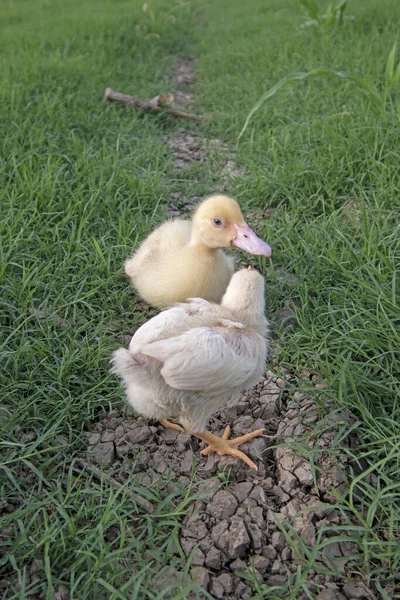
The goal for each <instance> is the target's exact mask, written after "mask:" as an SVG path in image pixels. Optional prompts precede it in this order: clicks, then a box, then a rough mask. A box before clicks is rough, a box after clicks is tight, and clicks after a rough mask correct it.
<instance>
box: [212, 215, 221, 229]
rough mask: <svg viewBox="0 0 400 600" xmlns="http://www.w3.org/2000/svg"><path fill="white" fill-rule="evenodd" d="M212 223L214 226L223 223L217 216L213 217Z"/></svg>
mask: <svg viewBox="0 0 400 600" xmlns="http://www.w3.org/2000/svg"><path fill="white" fill-rule="evenodd" d="M213 223H214V225H215V226H216V227H222V225H223V223H222V221H221V219H218V217H215V219H214V221H213Z"/></svg>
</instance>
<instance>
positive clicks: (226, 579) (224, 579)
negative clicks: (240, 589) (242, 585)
mask: <svg viewBox="0 0 400 600" xmlns="http://www.w3.org/2000/svg"><path fill="white" fill-rule="evenodd" d="M217 581H218V582H219V583H221V584H222V587H223V588H224V591H225V594H231V593H232V590H233V577H232V575H230V574H229V573H222V574H221V575H220V576H219V577H217Z"/></svg>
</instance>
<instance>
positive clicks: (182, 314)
mask: <svg viewBox="0 0 400 600" xmlns="http://www.w3.org/2000/svg"><path fill="white" fill-rule="evenodd" d="M188 318H189V314H188V312H187V311H186V310H184V309H183V308H181V307H180V306H174V307H173V308H170V309H169V310H164V311H163V312H161V313H160V314H158V315H157V316H155V317H153V318H152V319H150V321H147V323H145V324H144V325H142V326H141V327H140V328H139V329H138V330H137V331H136V332H135V334H134V336H133V338H132V339H131V342H130V344H129V351H130V352H131V353H135V352H140V351H141V348H142V346H143V345H144V344H150V343H151V342H154V341H155V340H157V339H158V338H159V337H160V336H161V335H163V334H164V333H165V332H166V331H168V330H172V331H173V330H174V328H175V327H177V326H178V325H182V324H183V323H184V322H185V321H186V320H187V319H188Z"/></svg>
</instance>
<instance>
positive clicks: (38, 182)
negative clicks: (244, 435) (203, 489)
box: [0, 0, 400, 600]
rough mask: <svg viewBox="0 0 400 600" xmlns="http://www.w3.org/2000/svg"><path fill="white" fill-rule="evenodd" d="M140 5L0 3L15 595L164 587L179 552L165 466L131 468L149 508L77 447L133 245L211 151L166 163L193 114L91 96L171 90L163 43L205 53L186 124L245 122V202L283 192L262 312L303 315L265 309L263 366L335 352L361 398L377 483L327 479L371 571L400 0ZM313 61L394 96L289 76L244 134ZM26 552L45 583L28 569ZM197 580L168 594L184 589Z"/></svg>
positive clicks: (394, 501)
mask: <svg viewBox="0 0 400 600" xmlns="http://www.w3.org/2000/svg"><path fill="white" fill-rule="evenodd" d="M321 4H322V5H323V6H322V8H321V10H322V14H323V13H324V12H326V7H327V3H326V5H325V3H321ZM150 6H151V9H152V13H151V14H149V13H148V12H147V13H146V12H144V11H143V10H142V3H141V2H137V1H136V0H118V1H116V0H115V1H112V0H102V1H101V2H94V1H92V0H87V1H86V2H84V3H81V2H77V1H76V0H72V1H71V2H68V3H62V2H61V0H42V1H41V2H39V1H38V0H34V1H31V2H27V1H26V0H25V1H24V0H20V1H18V2H17V1H15V0H14V1H13V0H10V1H9V2H3V3H2V4H1V5H0V27H1V35H0V52H1V59H0V60H1V73H2V77H1V79H2V85H1V87H0V128H1V133H2V138H4V143H3V148H2V153H1V172H0V177H1V185H0V198H1V204H0V206H1V224H0V228H1V229H0V231H1V238H0V252H1V255H0V273H1V281H2V297H1V322H2V331H1V335H2V338H1V353H2V362H1V380H2V381H1V385H2V398H3V400H2V406H1V412H2V415H3V417H4V418H3V423H2V435H1V440H2V442H1V446H2V457H3V460H4V467H5V468H4V470H3V478H2V481H1V486H2V488H1V492H2V496H3V497H4V499H5V500H6V501H7V502H8V505H10V506H11V505H13V506H14V507H15V511H14V512H12V513H7V512H5V513H4V514H3V515H2V525H1V527H2V528H8V527H11V528H12V533H11V535H10V539H11V542H12V545H11V546H10V545H9V544H8V543H5V542H4V540H3V542H0V543H2V544H3V545H4V558H3V559H2V562H3V567H2V568H3V570H4V571H3V577H4V578H5V579H7V578H9V577H10V578H11V579H12V580H13V581H15V578H14V575H11V573H13V572H14V573H15V572H17V573H18V577H19V580H20V588H19V589H17V588H15V590H14V596H13V597H14V598H24V597H25V596H26V595H27V594H28V593H34V592H35V591H40V590H44V591H45V593H46V597H47V598H49V599H50V598H52V594H53V590H56V589H57V588H58V586H60V585H63V586H65V587H67V588H68V589H70V590H71V598H72V597H76V598H79V599H80V600H82V599H85V598H87V599H91V598H94V597H96V598H99V599H100V598H115V599H117V598H123V599H125V598H156V597H157V598H158V597H160V598H161V595H160V594H161V592H159V591H157V590H156V589H154V586H153V585H152V580H153V578H154V576H155V574H156V573H158V572H159V571H160V569H161V568H162V567H163V566H165V565H167V564H169V563H170V562H171V561H173V562H174V561H175V564H176V566H177V569H178V570H179V571H183V568H184V567H183V566H182V564H183V561H182V560H181V558H180V557H173V555H172V541H173V539H174V538H175V537H176V535H177V532H178V527H179V520H180V514H181V512H182V511H183V510H184V509H185V508H184V505H182V502H183V501H182V495H179V494H178V493H177V494H176V496H173V497H172V496H170V495H169V493H168V487H167V484H168V476H167V475H166V476H165V477H164V478H161V479H160V481H159V482H158V483H157V484H155V485H154V486H153V487H152V488H150V489H149V490H141V491H142V493H143V494H147V496H148V497H149V498H150V499H152V501H153V502H154V503H155V504H156V505H157V508H156V515H155V516H151V517H150V516H146V515H143V514H142V512H141V510H140V509H139V508H137V507H135V506H134V505H133V504H132V502H131V500H130V499H128V498H126V497H125V496H124V495H123V494H121V493H120V492H117V491H116V490H112V489H109V488H108V487H107V485H106V484H100V483H99V482H97V481H96V480H93V481H91V480H90V479H88V478H87V475H85V474H83V473H82V472H81V471H79V470H76V469H77V467H76V465H75V466H74V456H75V454H76V453H77V452H79V451H82V450H83V449H84V437H83V430H84V428H85V427H86V426H87V424H88V423H90V422H91V421H92V420H94V419H95V418H96V416H97V415H98V414H99V413H101V412H102V411H103V410H107V409H108V408H109V407H110V406H112V407H118V406H121V405H122V402H123V395H122V392H121V390H120V388H119V386H118V383H117V382H116V381H115V379H114V378H112V377H111V376H109V374H108V358H109V355H110V353H111V351H112V350H113V349H114V348H115V347H116V346H117V345H118V344H120V343H121V342H122V340H123V335H124V334H125V333H126V332H127V331H129V330H131V329H132V327H133V325H134V322H135V321H134V319H135V317H134V310H135V305H134V301H133V295H132V293H131V291H130V289H129V286H128V284H127V282H126V280H125V277H124V276H123V273H122V269H121V263H122V261H123V259H124V258H125V257H126V255H127V254H128V253H129V252H130V251H131V249H132V248H133V247H134V245H135V244H136V243H137V241H138V240H139V239H141V238H142V237H143V236H144V235H145V234H146V233H147V232H148V231H150V230H151V228H152V227H154V224H155V223H156V222H159V220H160V219H161V218H163V215H164V212H163V211H162V209H161V208H160V206H162V204H163V203H164V202H165V201H166V200H167V199H168V192H169V191H171V190H174V191H175V190H177V189H180V190H184V191H185V193H187V194H188V195H189V194H205V193H210V192H212V190H213V187H212V186H213V185H214V184H211V185H210V183H209V182H210V173H211V165H210V163H208V162H205V163H204V164H203V165H200V166H198V165H196V166H194V167H193V168H192V169H190V170H189V171H188V174H187V175H185V176H183V175H182V176H181V177H179V178H177V177H176V174H175V172H174V169H173V163H172V157H171V155H170V153H169V151H168V149H167V148H166V145H165V142H164V136H165V135H170V134H171V133H173V132H175V131H177V130H178V128H179V127H181V126H182V123H180V122H176V121H172V120H170V119H168V118H167V117H157V118H155V117H154V116H152V115H145V114H141V113H140V112H135V111H131V110H125V109H121V108H120V107H117V106H113V105H110V106H108V105H107V106H106V105H104V104H102V103H101V102H100V100H101V98H102V95H103V93H104V89H105V87H107V86H110V87H112V88H113V89H116V90H120V91H123V92H126V93H133V94H135V95H137V96H139V97H143V98H151V97H152V96H154V95H156V94H157V93H159V92H160V91H165V90H167V89H168V88H169V83H168V82H169V68H170V66H171V65H172V63H173V59H174V56H176V55H188V56H194V57H197V58H198V62H197V73H198V82H197V84H196V87H195V95H196V104H197V106H196V110H194V112H197V113H201V112H202V113H208V112H210V113H212V114H213V115H214V118H213V119H212V120H211V121H210V122H209V121H207V122H206V123H205V124H204V125H201V126H198V125H190V127H192V128H194V129H195V130H196V129H198V130H199V131H201V132H202V133H203V134H204V135H205V136H207V137H211V136H216V137H219V138H221V139H223V140H224V141H226V142H228V143H229V144H230V145H231V146H232V147H235V145H237V152H238V158H237V162H238V163H240V164H241V165H242V166H244V167H245V175H244V176H243V177H241V178H239V179H236V180H232V182H231V185H230V189H229V193H230V194H231V195H234V196H237V197H238V198H239V199H240V201H241V203H242V205H243V207H244V209H245V210H246V209H247V210H250V209H253V208H254V207H263V206H270V205H271V206H274V207H276V210H275V212H274V213H273V215H272V217H271V218H270V219H269V220H268V222H266V223H265V224H263V229H264V236H265V238H266V239H267V240H268V241H269V242H270V243H271V245H272V246H273V261H272V266H273V268H272V269H270V273H271V274H270V276H269V278H268V282H267V298H268V315H269V317H270V319H271V321H272V322H273V323H274V320H275V316H276V314H277V312H278V310H279V309H280V308H281V307H282V306H283V305H284V303H285V302H286V301H292V302H294V303H295V305H296V306H297V308H296V317H297V321H298V326H297V328H296V329H295V330H294V331H289V330H287V329H285V327H284V326H276V327H274V330H273V336H274V338H275V342H276V344H277V347H278V353H279V354H278V357H277V358H276V364H275V366H274V368H276V369H278V370H279V367H280V366H289V367H290V368H291V369H292V370H294V372H295V373H299V371H300V370H301V369H303V368H305V367H308V368H311V369H315V370H316V371H319V372H320V373H322V375H323V376H324V378H325V380H326V382H327V389H326V390H325V392H326V394H327V396H328V397H330V398H332V399H334V401H335V402H336V403H337V405H338V406H345V407H346V408H348V409H350V410H351V412H352V413H353V414H354V415H355V416H356V418H357V419H358V423H359V424H358V426H357V433H358V436H359V439H360V442H361V444H360V447H359V448H358V450H357V455H358V456H364V457H365V458H366V459H367V461H368V462H369V464H370V465H371V469H372V468H373V467H374V466H376V475H377V481H378V483H377V486H376V487H377V489H375V487H374V488H372V487H371V485H370V484H368V483H367V482H366V478H365V477H363V476H360V477H359V481H358V480H357V484H358V485H357V486H354V487H353V488H351V489H350V491H349V494H348V495H347V496H346V497H344V498H341V499H339V500H338V502H339V503H340V505H341V506H342V507H343V510H346V511H347V514H351V515H353V517H354V518H355V520H356V521H355V524H353V525H349V530H350V529H351V528H352V527H353V528H354V530H353V533H352V535H353V537H354V539H355V540H356V541H357V543H358V544H359V547H360V548H361V550H362V553H363V562H362V570H363V573H364V576H365V581H366V582H367V583H368V584H374V585H375V586H376V587H377V588H378V590H379V589H380V588H384V587H385V585H386V583H387V582H389V584H392V583H393V580H394V577H395V575H396V572H398V570H399V560H400V556H399V548H398V543H397V544H396V542H395V540H396V539H397V540H398V536H399V519H400V498H399V487H398V472H399V461H400V451H399V441H400V440H399V437H400V435H399V426H398V423H399V418H400V411H399V400H400V387H399V375H400V364H399V363H400V361H399V351H400V320H399V289H400V285H399V281H400V241H399V240H400V227H399V220H398V214H399V210H400V200H399V193H398V188H399V175H400V160H399V158H400V157H399V151H398V139H399V135H400V120H399V116H400V96H399V93H398V90H396V89H388V82H387V64H388V58H389V55H390V52H391V50H392V48H393V45H394V43H395V42H396V40H397V36H398V28H397V22H398V18H399V17H400V7H399V6H398V2H397V1H396V0H385V1H382V2H380V3H377V2H375V1H374V0H362V1H361V0H353V1H351V2H349V3H348V6H347V8H346V15H353V16H354V19H345V20H344V22H343V23H342V24H341V25H337V26H335V27H323V26H322V25H321V26H315V27H308V28H302V27H301V24H302V22H303V21H302V17H303V16H304V10H303V9H302V7H301V5H300V3H299V2H296V1H294V0H292V1H288V2H285V3H282V2H281V1H280V0H271V1H270V2H268V3H267V2H265V1H262V0H250V2H247V3H242V2H239V1H237V0H234V1H232V0H229V1H228V0H221V2H218V3H217V2H211V1H209V0H207V1H206V0H203V1H201V2H198V3H193V4H189V3H188V4H184V3H182V4H179V5H178V4H171V2H167V1H166V0H157V1H156V2H153V3H151V4H150ZM396 17H397V19H396ZM397 60H398V59H397ZM395 64H396V63H395ZM319 67H330V68H333V69H336V70H341V71H350V72H352V73H353V74H354V75H355V76H358V77H362V78H363V79H365V80H366V81H369V82H371V83H372V84H374V85H375V86H376V88H377V90H378V92H379V94H380V95H381V97H382V98H383V99H384V101H383V102H381V103H377V102H376V101H374V100H373V99H372V98H371V95H370V94H368V93H367V92H365V91H363V90H362V89H360V88H359V87H358V86H357V85H355V84H353V83H351V82H350V81H346V80H343V81H342V80H339V79H336V78H333V77H330V78H312V79H309V80H308V79H306V80H304V81H296V82H293V83H291V84H288V85H286V86H285V87H284V88H282V89H281V90H279V91H278V92H277V93H276V94H275V95H274V96H272V97H271V98H269V99H268V100H267V101H266V102H265V103H264V104H263V105H262V106H261V107H260V109H259V110H258V111H257V113H256V114H255V115H254V116H253V118H252V119H251V121H250V123H249V125H248V128H247V130H246V131H245V132H244V134H243V136H242V137H241V138H240V141H239V142H238V135H239V133H240V131H241V130H242V127H243V125H244V123H245V120H246V117H247V115H248V114H249V112H250V110H251V108H252V107H253V106H254V105H255V103H256V102H257V100H258V99H259V98H260V97H261V96H262V94H263V93H265V92H266V91H267V90H268V89H270V88H272V86H273V85H275V84H276V83H278V82H279V81H280V80H282V79H283V78H284V77H285V76H287V75H288V74H290V73H294V72H299V71H301V72H305V71H311V70H312V69H315V68H319ZM339 113H346V114H344V115H342V116H341V115H340V114H339ZM211 179H212V178H211ZM260 264H261V265H262V263H260ZM263 266H265V265H263ZM278 267H283V271H280V270H279V269H278ZM293 276H294V277H293ZM44 317H45V318H44ZM129 485H130V486H134V485H135V482H134V478H131V479H130V480H129ZM192 493H193V494H194V490H190V494H192ZM187 500H188V501H189V496H188V497H187ZM10 510H11V509H10ZM111 531H112V532H113V533H112V535H111V534H110V532H111ZM146 535H147V536H148V540H147V541H146V542H145V541H144V538H145V536H146ZM34 558H36V559H40V560H43V569H44V576H43V577H42V578H41V580H40V582H39V583H35V582H33V583H29V582H28V579H27V578H26V573H27V572H28V571H29V568H30V565H31V563H32V560H33V559H34ZM308 568H311V567H310V566H306V565H305V566H304V569H303V572H302V573H300V575H299V576H298V578H297V580H296V581H297V583H296V584H293V585H297V584H298V582H299V581H300V582H301V581H302V578H303V577H305V576H306V570H307V569H308ZM184 581H185V577H184V574H182V582H183V583H182V585H181V586H180V585H177V587H176V589H175V592H174V593H175V596H174V597H176V598H186V597H187V594H188V588H187V587H185V585H186V584H185V583H184ZM187 585H188V586H189V588H190V587H193V584H187ZM139 588H140V589H139ZM115 589H117V590H118V591H113V590H115ZM293 589H294V588H293V586H292V592H291V593H294V592H293ZM287 593H289V592H287ZM382 593H383V594H384V592H382ZM259 594H260V595H261V596H262V595H263V594H266V596H265V597H271V595H269V596H268V592H265V590H264V591H263V590H262V589H260V591H259ZM293 597H295V596H293ZM383 597H385V596H383Z"/></svg>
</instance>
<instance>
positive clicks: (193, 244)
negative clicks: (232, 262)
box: [189, 229, 218, 255]
mask: <svg viewBox="0 0 400 600" xmlns="http://www.w3.org/2000/svg"><path fill="white" fill-rule="evenodd" d="M189 248H191V249H192V250H193V251H195V252H198V253H199V254H203V255H204V254H208V255H211V254H215V253H216V252H217V250H218V248H210V246H207V244H205V243H204V242H203V240H202V239H201V238H200V236H199V235H198V234H196V233H195V231H194V230H193V229H192V232H191V236H190V240H189Z"/></svg>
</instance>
